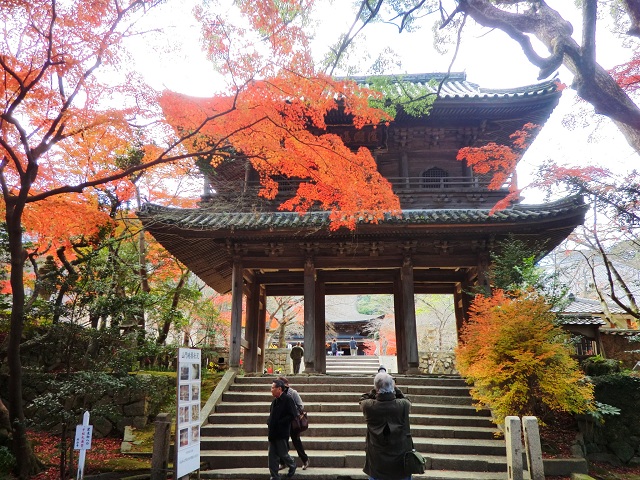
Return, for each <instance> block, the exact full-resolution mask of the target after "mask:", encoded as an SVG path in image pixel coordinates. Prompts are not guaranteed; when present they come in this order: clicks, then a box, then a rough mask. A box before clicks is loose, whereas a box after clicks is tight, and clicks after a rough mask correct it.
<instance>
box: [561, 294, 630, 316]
mask: <svg viewBox="0 0 640 480" xmlns="http://www.w3.org/2000/svg"><path fill="white" fill-rule="evenodd" d="M607 306H608V307H609V311H610V312H611V313H614V314H624V313H625V311H624V310H623V309H622V308H620V307H619V306H618V305H614V304H612V303H607ZM562 313H563V314H566V315H571V314H576V315H579V314H581V313H582V314H584V313H590V314H603V313H604V310H603V308H602V305H601V304H600V302H599V301H597V300H589V299H587V298H579V297H575V298H573V299H572V300H571V301H570V303H569V304H568V305H567V306H566V307H564V308H563V309H562Z"/></svg>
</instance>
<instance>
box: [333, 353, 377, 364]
mask: <svg viewBox="0 0 640 480" xmlns="http://www.w3.org/2000/svg"><path fill="white" fill-rule="evenodd" d="M326 363H327V365H329V364H330V363H333V364H337V363H366V364H371V365H380V358H379V357H374V356H373V355H338V356H335V357H334V356H333V355H327V361H326Z"/></svg>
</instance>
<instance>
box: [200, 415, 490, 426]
mask: <svg viewBox="0 0 640 480" xmlns="http://www.w3.org/2000/svg"><path fill="white" fill-rule="evenodd" d="M268 417H269V414H268V413H266V412H264V413H262V414H261V415H258V414H256V415H252V418H251V421H250V423H252V424H258V425H260V424H266V423H267V418H268ZM236 422H237V423H241V424H247V419H245V418H243V417H242V416H241V415H240V414H239V412H235V413H226V414H214V415H210V416H209V423H210V424H214V425H216V424H222V423H227V424H229V423H236ZM362 422H363V419H362V413H360V412H340V414H339V415H336V412H315V413H313V414H310V415H309V424H310V425H313V424H324V425H335V424H343V423H362ZM411 425H412V426H413V425H441V426H447V427H461V426H465V427H484V428H490V427H491V426H492V425H493V423H492V422H491V420H490V419H489V418H487V417H478V416H473V415H423V414H411ZM310 428H311V427H310Z"/></svg>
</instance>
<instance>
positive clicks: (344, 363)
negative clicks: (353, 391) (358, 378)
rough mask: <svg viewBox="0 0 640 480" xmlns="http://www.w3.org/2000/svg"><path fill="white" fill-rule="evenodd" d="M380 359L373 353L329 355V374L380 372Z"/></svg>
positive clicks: (373, 373)
mask: <svg viewBox="0 0 640 480" xmlns="http://www.w3.org/2000/svg"><path fill="white" fill-rule="evenodd" d="M378 367H380V359H379V358H378V357H377V356H373V355H353V356H352V355H338V356H336V357H334V356H333V355H328V356H327V366H326V372H327V374H328V375H345V374H346V375H350V374H360V375H371V376H374V375H375V374H376V373H378Z"/></svg>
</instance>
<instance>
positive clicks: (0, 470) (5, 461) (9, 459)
mask: <svg viewBox="0 0 640 480" xmlns="http://www.w3.org/2000/svg"><path fill="white" fill-rule="evenodd" d="M15 465H16V459H15V457H14V456H13V454H12V453H11V451H10V450H9V449H8V448H7V447H0V479H4V478H11V477H10V476H9V474H10V473H11V470H13V467H15Z"/></svg>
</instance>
